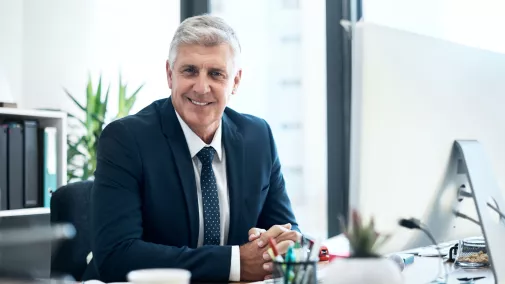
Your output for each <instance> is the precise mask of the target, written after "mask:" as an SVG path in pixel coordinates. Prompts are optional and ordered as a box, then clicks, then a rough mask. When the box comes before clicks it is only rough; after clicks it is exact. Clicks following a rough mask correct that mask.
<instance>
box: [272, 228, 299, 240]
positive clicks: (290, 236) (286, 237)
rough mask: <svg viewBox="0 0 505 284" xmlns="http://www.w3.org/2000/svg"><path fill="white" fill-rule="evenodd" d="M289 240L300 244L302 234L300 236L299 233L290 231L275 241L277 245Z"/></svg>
mask: <svg viewBox="0 0 505 284" xmlns="http://www.w3.org/2000/svg"><path fill="white" fill-rule="evenodd" d="M287 240H291V241H293V242H300V241H301V240H302V234H300V233H299V232H297V231H289V232H284V233H282V234H281V235H280V236H278V237H277V238H275V241H276V242H277V243H280V242H283V241H287Z"/></svg>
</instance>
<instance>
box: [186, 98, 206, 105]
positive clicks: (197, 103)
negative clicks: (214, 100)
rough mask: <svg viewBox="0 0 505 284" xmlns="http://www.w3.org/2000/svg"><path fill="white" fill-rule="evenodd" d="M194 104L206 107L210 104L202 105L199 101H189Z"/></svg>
mask: <svg viewBox="0 0 505 284" xmlns="http://www.w3.org/2000/svg"><path fill="white" fill-rule="evenodd" d="M189 100H190V101H191V102H192V103H194V104H195V105H198V106H206V105H208V104H209V103H201V102H197V101H194V100H192V99H189Z"/></svg>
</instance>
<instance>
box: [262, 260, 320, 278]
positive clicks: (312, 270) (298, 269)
mask: <svg viewBox="0 0 505 284" xmlns="http://www.w3.org/2000/svg"><path fill="white" fill-rule="evenodd" d="M273 264H274V267H273V272H272V278H273V282H274V283H279V284H285V283H291V284H316V283H317V261H300V262H278V261H274V262H273Z"/></svg>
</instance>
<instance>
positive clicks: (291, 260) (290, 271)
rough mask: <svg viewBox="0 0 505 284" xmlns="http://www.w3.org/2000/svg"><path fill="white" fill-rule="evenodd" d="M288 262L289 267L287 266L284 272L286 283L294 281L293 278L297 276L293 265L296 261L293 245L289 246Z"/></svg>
mask: <svg viewBox="0 0 505 284" xmlns="http://www.w3.org/2000/svg"><path fill="white" fill-rule="evenodd" d="M286 263H287V268H286V273H284V283H285V284H287V283H292V282H293V279H294V278H295V275H294V272H293V267H294V265H295V263H296V259H295V255H294V253H293V247H291V246H290V247H289V248H288V251H287V253H286Z"/></svg>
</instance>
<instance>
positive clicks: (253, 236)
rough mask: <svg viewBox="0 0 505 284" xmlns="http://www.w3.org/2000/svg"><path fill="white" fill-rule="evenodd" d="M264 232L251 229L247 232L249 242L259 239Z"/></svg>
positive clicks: (263, 230) (258, 229)
mask: <svg viewBox="0 0 505 284" xmlns="http://www.w3.org/2000/svg"><path fill="white" fill-rule="evenodd" d="M264 232H266V230H265V229H260V228H251V229H250V230H249V241H250V242H252V241H254V240H256V239H258V238H259V237H260V235H261V234H262V233H264Z"/></svg>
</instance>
